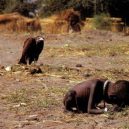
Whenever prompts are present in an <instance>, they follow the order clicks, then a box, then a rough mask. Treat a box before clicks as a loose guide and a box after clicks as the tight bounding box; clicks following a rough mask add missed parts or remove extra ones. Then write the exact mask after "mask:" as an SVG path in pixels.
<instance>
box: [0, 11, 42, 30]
mask: <svg viewBox="0 0 129 129" xmlns="http://www.w3.org/2000/svg"><path fill="white" fill-rule="evenodd" d="M0 30H1V31H16V32H22V31H41V25H40V22H39V20H38V19H29V18H25V17H23V16H21V15H19V14H18V13H11V14H3V15H0Z"/></svg>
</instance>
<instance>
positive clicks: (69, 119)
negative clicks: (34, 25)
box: [0, 30, 129, 129]
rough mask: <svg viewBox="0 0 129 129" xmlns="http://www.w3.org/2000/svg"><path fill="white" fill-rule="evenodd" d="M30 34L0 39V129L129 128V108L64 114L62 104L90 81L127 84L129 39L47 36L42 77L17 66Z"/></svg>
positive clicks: (105, 34) (96, 34) (96, 35)
mask: <svg viewBox="0 0 129 129" xmlns="http://www.w3.org/2000/svg"><path fill="white" fill-rule="evenodd" d="M29 35H30V34H28V33H24V34H16V33H13V34H7V33H2V32H1V34H0V129H21V128H23V129H105V128H106V129H128V128H129V108H128V107H127V108H125V109H124V110H123V111H122V112H117V113H116V112H107V113H105V114H101V115H91V114H87V113H85V114H74V113H64V112H63V110H64V107H63V103H62V100H63V96H64V94H65V93H66V92H67V90H68V89H69V88H70V87H72V86H73V85H75V84H77V83H79V82H81V81H84V80H87V79H89V78H93V77H104V78H108V79H110V80H112V81H115V80H118V79H126V80H128V78H129V37H128V36H124V35H123V34H122V33H111V32H107V31H97V30H94V31H85V32H81V33H71V34H47V35H45V48H44V50H43V52H42V53H41V55H40V57H39V61H38V64H37V65H38V66H39V67H40V68H41V70H42V73H35V74H32V73H31V71H32V69H34V68H35V66H33V65H31V66H19V65H17V62H18V59H19V58H20V56H21V52H22V46H23V41H24V40H25V39H26V37H28V36H29ZM33 35H37V34H33ZM6 68H8V69H9V70H8V69H6ZM5 69H6V70H5Z"/></svg>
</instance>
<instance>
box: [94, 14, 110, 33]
mask: <svg viewBox="0 0 129 129" xmlns="http://www.w3.org/2000/svg"><path fill="white" fill-rule="evenodd" d="M93 24H94V26H95V28H96V29H106V30H109V29H110V26H111V20H110V17H109V15H107V14H100V15H95V16H94V20H93Z"/></svg>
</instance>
